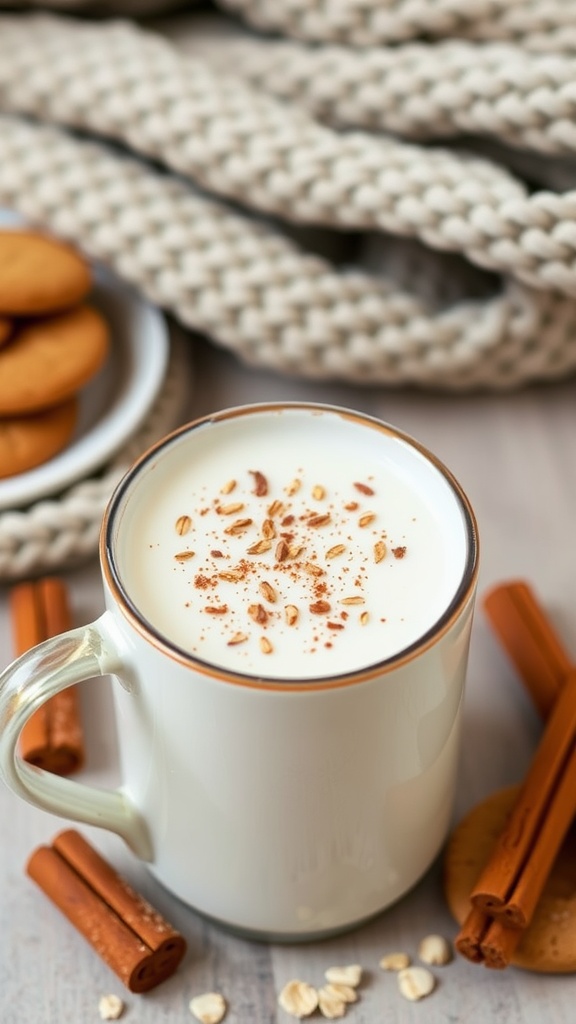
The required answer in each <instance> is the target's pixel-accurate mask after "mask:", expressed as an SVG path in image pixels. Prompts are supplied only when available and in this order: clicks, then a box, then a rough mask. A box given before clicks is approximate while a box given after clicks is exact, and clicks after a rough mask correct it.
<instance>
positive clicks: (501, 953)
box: [480, 918, 523, 971]
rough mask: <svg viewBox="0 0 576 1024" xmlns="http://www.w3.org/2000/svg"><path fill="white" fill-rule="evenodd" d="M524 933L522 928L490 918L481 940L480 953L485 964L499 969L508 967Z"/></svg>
mask: <svg viewBox="0 0 576 1024" xmlns="http://www.w3.org/2000/svg"><path fill="white" fill-rule="evenodd" d="M522 934H523V929H521V928H512V927H509V926H508V925H506V924H505V923H504V922H503V921H499V920H492V919H490V918H489V919H488V922H487V927H486V929H485V932H484V934H483V936H482V938H481V940H480V954H481V957H482V962H483V964H484V966H485V967H491V968H492V969H493V970H499V971H502V970H504V968H505V967H508V966H509V964H510V962H511V960H512V955H513V953H514V950H515V949H516V947H517V945H518V943H519V942H520V939H521V938H522Z"/></svg>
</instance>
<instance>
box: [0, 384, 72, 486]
mask: <svg viewBox="0 0 576 1024" xmlns="http://www.w3.org/2000/svg"><path fill="white" fill-rule="evenodd" d="M77 410H78V402H77V399H76V398H71V399H69V400H68V401H67V402H65V403H64V404H63V405H57V406H55V407H54V408H53V409H47V410H46V411H45V412H39V413H36V414H35V415H32V416H14V417H12V418H9V419H4V420H1V419H0V479H2V478H6V477H9V476H15V475H16V474H17V473H26V472H27V471H28V470H29V469H34V468H35V467H36V466H39V465H41V464H42V463H44V462H47V461H48V459H51V458H53V456H54V455H57V454H58V452H60V451H62V449H63V448H64V447H65V446H66V445H67V444H68V441H69V440H70V438H71V437H72V434H73V433H74V427H75V426H76V420H77Z"/></svg>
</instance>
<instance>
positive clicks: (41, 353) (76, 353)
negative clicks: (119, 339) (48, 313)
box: [0, 306, 109, 416]
mask: <svg viewBox="0 0 576 1024" xmlns="http://www.w3.org/2000/svg"><path fill="white" fill-rule="evenodd" d="M108 345H109V337H108V327H107V324H106V321H105V320H104V319H103V317H102V316H101V315H100V313H98V312H97V310H95V309H93V308H92V307H91V306H76V307H75V308H74V309H72V310H69V311H68V312H66V313H60V314H57V315H56V316H52V317H46V318H43V319H41V320H37V321H30V322H27V323H26V324H25V325H24V326H22V327H20V328H19V329H18V330H17V331H16V332H15V334H14V335H13V337H12V338H11V339H10V340H9V341H8V342H7V343H6V344H5V345H3V346H2V348H0V416H16V415H22V414H26V413H30V412H38V411H40V410H41V409H47V408H49V407H50V406H52V405H59V404H60V403H61V402H63V401H65V400H66V399H67V398H70V397H71V395H73V394H75V393H76V392H77V391H78V390H79V389H80V388H81V387H83V386H84V384H86V383H87V381H89V380H90V378H91V377H93V376H94V374H95V373H96V372H97V371H98V370H99V369H100V367H101V366H102V364H103V363H104V360H105V359H106V355H107V353H108Z"/></svg>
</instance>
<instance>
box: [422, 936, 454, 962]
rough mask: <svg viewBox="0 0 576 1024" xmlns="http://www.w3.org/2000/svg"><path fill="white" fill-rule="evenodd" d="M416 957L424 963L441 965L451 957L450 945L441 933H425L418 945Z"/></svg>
mask: <svg viewBox="0 0 576 1024" xmlns="http://www.w3.org/2000/svg"><path fill="white" fill-rule="evenodd" d="M418 957H419V959H420V960H422V962H423V963H425V964H435V965H436V966H439V967H443V966H444V965H445V964H449V963H450V961H451V960H452V959H453V953H452V946H451V945H450V943H449V942H448V939H445V938H444V936H443V935H426V936H425V937H424V938H423V939H422V941H421V942H420V944H419V946H418Z"/></svg>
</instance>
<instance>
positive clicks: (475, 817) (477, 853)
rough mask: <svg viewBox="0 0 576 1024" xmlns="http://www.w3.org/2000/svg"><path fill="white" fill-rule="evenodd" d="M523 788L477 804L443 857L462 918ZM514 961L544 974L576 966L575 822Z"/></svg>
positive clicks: (450, 895) (449, 893) (455, 911)
mask: <svg viewBox="0 0 576 1024" xmlns="http://www.w3.org/2000/svg"><path fill="white" fill-rule="evenodd" d="M517 793H518V787H517V786H510V787H508V788H507V789H501V790H498V792H497V793H494V794H492V796H490V797H488V799H486V800H484V801H483V802H482V803H481V804H478V806H477V807H475V808H474V809H473V810H472V811H470V812H469V814H467V815H466V817H465V818H463V819H462V821H461V822H460V824H459V825H458V826H457V828H456V829H455V830H454V832H453V834H452V836H451V838H450V840H449V842H448V845H447V848H446V852H445V857H444V892H445V896H446V901H447V903H448V906H449V908H450V911H451V913H452V915H453V916H454V918H455V919H456V921H457V922H458V924H463V922H464V920H465V918H466V916H467V914H468V911H469V909H470V893H471V891H472V888H473V886H474V884H475V882H476V879H477V878H478V877H479V875H480V872H481V870H482V868H483V867H484V865H485V864H486V862H487V860H488V857H489V856H490V853H491V851H492V848H493V846H494V844H495V842H496V839H497V838H498V835H499V833H500V831H501V830H502V828H503V826H504V824H505V822H506V819H507V817H508V814H509V812H510V810H511V809H512V805H513V803H514V800H515V798H516V795H517ZM512 964H514V965H515V966H516V967H523V968H525V969H526V970H530V971H537V972H540V973H542V974H570V973H572V972H574V971H576V827H572V829H571V831H570V832H569V833H568V836H567V837H566V839H565V841H564V844H563V846H562V849H561V850H560V852H559V854H558V857H557V858H556V862H555V864H554V867H553V869H552V872H551V874H550V876H549V878H548V880H547V882H546V886H545V888H544V890H543V892H542V895H541V897H540V900H539V902H538V906H537V908H536V912H535V914H534V917H533V918H532V921H531V923H530V926H529V927H528V928H527V929H526V931H525V933H524V935H523V936H522V939H521V941H520V944H519V945H518V947H517V948H516V951H515V953H514V954H513V956H512Z"/></svg>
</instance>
